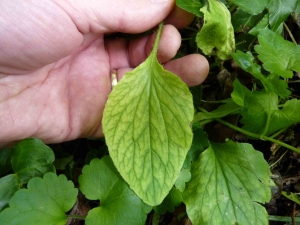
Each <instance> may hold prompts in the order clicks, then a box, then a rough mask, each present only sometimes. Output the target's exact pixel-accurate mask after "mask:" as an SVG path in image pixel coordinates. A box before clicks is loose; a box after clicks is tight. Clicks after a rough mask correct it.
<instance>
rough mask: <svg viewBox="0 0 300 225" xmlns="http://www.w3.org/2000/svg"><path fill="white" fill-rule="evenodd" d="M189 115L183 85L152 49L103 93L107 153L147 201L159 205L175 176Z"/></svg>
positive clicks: (187, 139) (187, 144)
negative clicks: (106, 93)
mask: <svg viewBox="0 0 300 225" xmlns="http://www.w3.org/2000/svg"><path fill="white" fill-rule="evenodd" d="M133 88H134V90H132V89H133ZM124 96H126V101H125V99H124ZM193 113H194V110H193V100H192V95H191V93H190V91H189V89H188V87H187V86H186V84H185V83H183V82H182V81H181V80H180V78H179V77H177V76H175V75H174V74H172V73H171V72H169V71H166V70H164V69H163V67H162V66H161V65H160V64H159V63H158V60H157V58H156V51H155V50H154V51H152V53H151V54H150V56H149V57H148V58H147V59H146V61H145V62H143V63H142V64H140V65H139V66H138V67H137V68H135V69H134V70H133V71H131V72H129V73H127V74H125V76H124V77H123V78H122V80H121V81H120V82H119V83H118V85H117V86H116V87H115V88H114V89H113V91H112V92H111V94H110V95H109V98H108V101H107V104H106V106H105V110H104V115H103V121H102V124H103V131H104V134H105V136H106V143H107V145H108V147H109V152H110V155H111V157H112V160H113V162H114V164H115V166H116V167H117V169H118V171H119V172H120V174H121V175H122V177H123V178H124V180H125V181H126V182H127V183H128V184H129V186H130V187H131V188H132V189H133V190H134V191H135V193H136V194H137V195H138V196H139V197H140V198H142V199H143V201H144V202H146V203H147V204H149V205H152V206H154V205H158V204H159V203H161V202H162V200H163V199H164V197H165V196H166V195H167V194H168V193H169V191H170V189H171V187H172V186H173V184H174V182H175V180H176V178H177V177H178V175H179V171H180V169H181V167H182V165H183V162H184V159H185V156H186V154H187V152H188V149H189V147H190V145H191V143H192V131H191V127H190V123H191V121H192V119H193Z"/></svg>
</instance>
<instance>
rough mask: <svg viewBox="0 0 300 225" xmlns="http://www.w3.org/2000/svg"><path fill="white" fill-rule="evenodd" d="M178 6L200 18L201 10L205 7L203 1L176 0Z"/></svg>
mask: <svg viewBox="0 0 300 225" xmlns="http://www.w3.org/2000/svg"><path fill="white" fill-rule="evenodd" d="M176 5H177V6H179V7H180V8H182V9H184V10H186V11H188V12H190V13H193V14H194V15H196V16H198V17H201V13H200V8H201V7H202V6H203V3H202V1H201V0H176Z"/></svg>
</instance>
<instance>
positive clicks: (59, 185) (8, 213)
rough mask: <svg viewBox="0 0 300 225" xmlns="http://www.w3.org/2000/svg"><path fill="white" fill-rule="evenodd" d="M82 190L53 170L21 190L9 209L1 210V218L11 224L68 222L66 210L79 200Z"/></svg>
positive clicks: (35, 178)
mask: <svg viewBox="0 0 300 225" xmlns="http://www.w3.org/2000/svg"><path fill="white" fill-rule="evenodd" d="M77 194H78V191H77V189H76V188H74V185H73V183H72V182H71V181H67V179H66V177H65V176H64V175H60V176H56V174H54V173H52V172H50V173H46V174H45V175H44V177H43V178H40V177H34V178H32V179H31V180H30V181H29V182H28V189H21V190H19V191H17V192H16V193H15V195H14V196H13V197H12V198H11V199H10V201H9V208H6V209H4V210H3V211H2V212H1V213H0V221H1V222H3V224H5V225H6V224H7V225H21V224H56V225H63V224H65V223H66V221H67V216H66V215H65V213H66V212H67V211H69V210H70V209H71V208H72V206H73V205H74V204H75V202H76V197H77Z"/></svg>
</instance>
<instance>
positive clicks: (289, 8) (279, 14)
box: [267, 0, 298, 31]
mask: <svg viewBox="0 0 300 225" xmlns="http://www.w3.org/2000/svg"><path fill="white" fill-rule="evenodd" d="M297 2H298V0H272V1H269V4H268V6H267V9H268V11H269V23H270V27H271V30H273V31H276V30H277V29H278V27H279V26H280V25H281V24H282V23H283V21H285V20H286V19H287V18H288V16H289V15H291V13H292V12H293V10H294V9H295V7H296V3H297Z"/></svg>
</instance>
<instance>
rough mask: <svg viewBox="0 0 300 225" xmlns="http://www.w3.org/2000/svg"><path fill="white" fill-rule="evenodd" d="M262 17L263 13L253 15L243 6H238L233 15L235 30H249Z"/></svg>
mask: <svg viewBox="0 0 300 225" xmlns="http://www.w3.org/2000/svg"><path fill="white" fill-rule="evenodd" d="M262 18H263V15H262V14H258V15H251V14H249V13H247V12H245V11H244V10H242V9H241V8H238V9H237V10H236V12H235V13H234V14H233V15H232V18H231V21H232V26H233V28H234V31H235V32H247V31H248V30H250V29H251V28H252V27H254V26H255V25H256V24H257V23H258V22H259V21H260V20H261V19H262Z"/></svg>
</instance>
